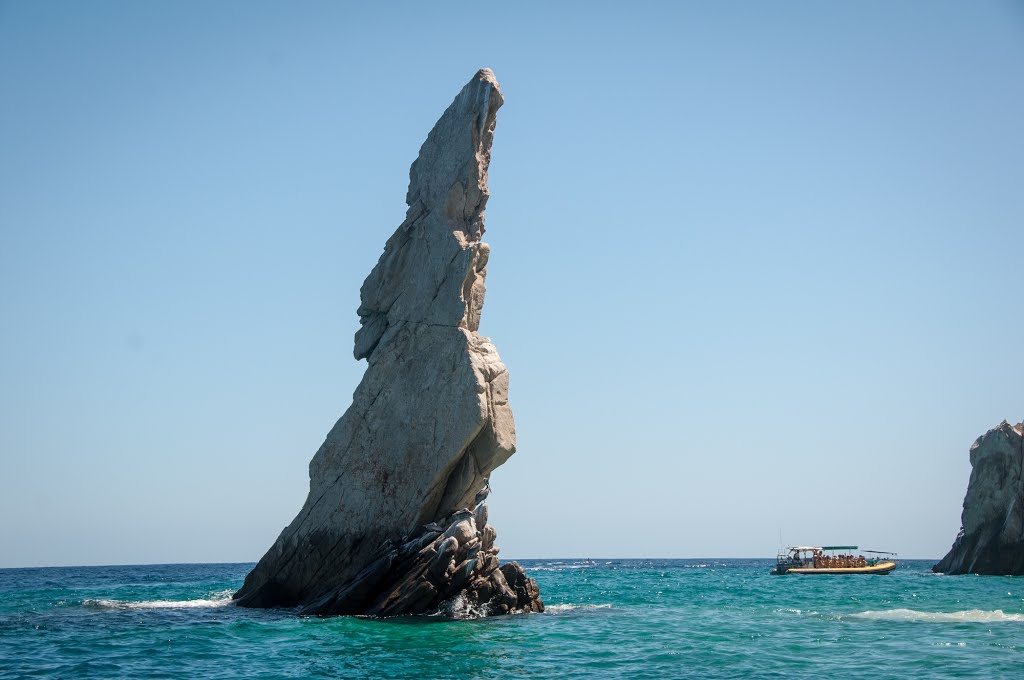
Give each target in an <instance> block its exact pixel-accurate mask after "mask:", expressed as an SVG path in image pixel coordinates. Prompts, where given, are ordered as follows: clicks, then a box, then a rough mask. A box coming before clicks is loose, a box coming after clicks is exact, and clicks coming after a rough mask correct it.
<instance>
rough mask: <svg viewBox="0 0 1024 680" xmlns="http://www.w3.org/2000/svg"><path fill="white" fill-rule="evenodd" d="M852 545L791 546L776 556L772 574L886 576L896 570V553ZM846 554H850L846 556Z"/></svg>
mask: <svg viewBox="0 0 1024 680" xmlns="http://www.w3.org/2000/svg"><path fill="white" fill-rule="evenodd" d="M855 550H858V548H857V546H855V545H823V546H793V547H791V548H786V549H785V551H784V552H781V553H779V556H778V558H777V560H776V564H775V568H774V569H772V573H773V574H775V575H777V576H782V575H784V574H888V573H889V572H890V571H892V570H893V569H895V568H896V553H893V552H885V551H881V550H863V551H861V552H863V553H866V554H867V555H870V557H865V556H864V555H860V554H857V555H855V554H854V553H853V552H852V551H855ZM846 551H850V552H846Z"/></svg>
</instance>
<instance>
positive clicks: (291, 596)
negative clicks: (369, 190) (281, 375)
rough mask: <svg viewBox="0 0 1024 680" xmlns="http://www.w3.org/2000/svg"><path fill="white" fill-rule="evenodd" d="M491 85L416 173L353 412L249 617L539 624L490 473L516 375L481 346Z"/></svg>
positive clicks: (259, 568)
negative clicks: (498, 512) (274, 613)
mask: <svg viewBox="0 0 1024 680" xmlns="http://www.w3.org/2000/svg"><path fill="white" fill-rule="evenodd" d="M501 103H502V97H501V92H500V91H499V89H498V84H497V82H496V81H495V80H494V75H493V74H492V73H491V72H490V71H488V70H483V71H480V72H479V73H477V74H476V76H474V78H473V80H472V81H470V83H469V84H468V85H466V86H465V87H464V88H463V89H462V91H461V92H460V93H459V95H458V96H457V97H456V98H455V101H454V102H452V104H451V106H449V107H448V109H447V110H446V111H445V112H444V114H443V115H442V116H441V119H440V120H439V121H438V122H437V124H436V125H435V126H434V128H433V130H431V132H430V134H429V135H428V136H427V141H426V142H425V143H424V144H423V147H422V148H421V149H420V154H419V157H418V158H417V159H416V162H415V163H413V166H412V170H411V171H410V182H409V192H408V199H407V201H408V204H409V211H408V214H407V216H406V219H405V221H404V222H403V223H402V225H401V226H400V227H399V228H398V230H397V231H396V232H395V233H394V234H393V235H392V236H391V238H390V239H388V242H387V244H386V245H385V248H384V253H383V255H381V257H380V260H379V261H378V262H377V264H376V266H375V267H374V268H373V271H372V272H371V273H370V275H369V276H368V277H367V278H366V281H365V282H364V283H363V286H362V289H361V291H360V298H361V304H360V306H359V310H358V311H359V316H360V322H361V324H362V327H361V328H360V330H359V332H358V333H357V334H356V338H355V355H356V358H357V359H358V358H360V357H366V358H367V366H366V372H365V373H364V374H363V378H362V380H361V381H360V382H359V386H358V387H356V390H355V393H354V394H353V395H352V405H351V406H350V407H349V408H348V410H347V411H345V413H344V415H342V416H341V418H340V419H339V420H338V422H337V423H335V425H334V427H333V428H332V429H331V431H330V432H329V433H328V434H327V438H326V439H325V440H324V443H323V445H321V447H320V449H319V450H318V451H317V452H316V454H315V455H314V456H313V460H312V461H311V462H310V464H309V495H308V496H307V497H306V502H305V504H304V505H303V506H302V509H301V510H300V511H299V513H298V514H297V515H296V516H295V519H293V520H292V522H291V524H289V525H288V526H287V527H285V528H284V530H283V531H282V532H281V534H280V536H278V538H277V540H276V541H275V542H274V545H273V546H271V548H270V549H269V550H268V551H267V552H266V554H265V555H264V556H263V558H262V559H260V561H259V562H258V563H257V565H256V567H255V568H254V569H253V570H252V571H251V572H250V573H249V575H248V576H246V578H245V583H244V584H243V585H242V588H241V589H240V590H239V591H238V592H237V593H235V596H234V597H235V600H236V601H237V603H238V604H239V605H240V606H243V607H297V608H300V611H302V612H305V613H307V614H317V615H330V614H367V615H375V616H394V615H400V614H422V613H430V612H433V613H442V614H445V613H447V614H448V615H450V616H453V617H465V616H486V615H491V614H505V613H516V612H534V611H542V610H543V604H542V603H541V600H540V596H539V592H538V590H537V584H536V582H534V580H533V579H531V578H528V577H527V576H526V574H525V572H524V571H523V569H522V568H521V567H520V566H519V565H518V564H516V563H514V562H513V563H511V564H504V565H500V564H499V563H498V558H497V554H498V548H497V546H496V545H495V544H494V543H495V538H496V535H497V533H496V531H495V529H494V527H492V526H490V525H489V524H487V505H486V502H485V501H486V498H487V495H488V493H489V491H490V485H489V479H490V476H491V473H492V472H493V471H494V470H495V468H497V467H498V466H499V465H501V464H502V463H504V462H505V461H506V460H507V459H508V458H509V456H511V455H512V454H513V453H515V450H516V446H515V444H516V432H515V422H514V420H513V418H512V410H511V407H510V406H509V402H508V371H507V370H506V369H505V365H504V364H503V363H502V361H501V358H500V357H499V356H498V351H497V349H496V348H495V347H494V345H493V344H492V343H491V341H490V340H489V339H488V338H485V337H483V336H481V335H480V334H479V333H477V328H478V325H479V322H480V312H481V309H482V308H483V300H484V276H485V274H486V269H485V267H486V264H487V256H488V248H487V245H486V244H484V243H483V242H482V241H481V240H480V237H481V235H482V234H483V223H484V206H485V204H486V202H487V166H488V163H489V162H490V149H491V140H492V137H493V132H494V121H495V112H496V111H497V110H498V107H500V106H501Z"/></svg>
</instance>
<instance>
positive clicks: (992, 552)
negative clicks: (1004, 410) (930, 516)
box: [932, 420, 1024, 576]
mask: <svg viewBox="0 0 1024 680" xmlns="http://www.w3.org/2000/svg"><path fill="white" fill-rule="evenodd" d="M971 468H972V469H971V481H970V483H968V485H967V495H966V496H964V512H963V515H961V523H962V527H961V529H960V534H959V535H958V536H957V537H956V541H954V543H953V547H952V548H951V549H950V551H949V553H948V554H947V555H946V556H945V557H943V558H942V560H941V561H940V562H939V563H938V564H936V565H935V566H934V567H932V571H937V572H942V573H946V574H1012V575H1018V576H1019V575H1024V422H1020V423H1017V424H1016V425H1010V424H1009V423H1008V422H1006V421H1005V420H1004V421H1003V422H1002V423H1000V424H999V427H997V428H995V429H993V430H989V431H988V432H986V433H985V434H984V435H982V436H981V437H978V439H977V440H976V441H975V442H974V445H973V446H971Z"/></svg>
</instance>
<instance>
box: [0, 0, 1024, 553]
mask: <svg viewBox="0 0 1024 680" xmlns="http://www.w3.org/2000/svg"><path fill="white" fill-rule="evenodd" d="M504 4H505V5H507V6H506V7H504V8H499V7H496V6H494V3H491V4H488V3H483V4H481V3H479V2H474V3H421V2H410V3H406V4H394V5H388V6H384V4H383V3H360V4H358V5H357V4H356V3H351V4H346V3H341V2H323V3H320V2H295V3H285V2H276V3H256V2H234V3H232V2H217V3H200V2H173V3H172V2H142V3H139V2H116V3H115V2H88V3H85V2H70V1H68V2H46V1H43V2H28V1H22V2H5V3H3V4H0V324H2V325H0V328H2V332H0V386H2V389H0V517H2V519H0V566H23V565H53V564H109V563H126V562H127V563H137V562H184V561H249V560H256V559H257V558H259V557H260V555H262V554H263V552H264V551H265V550H266V548H268V547H269V546H270V544H271V543H272V542H273V540H274V538H275V537H276V535H277V533H278V532H279V531H280V529H281V527H283V526H284V525H285V524H287V523H288V522H289V521H290V520H291V519H292V517H293V516H294V514H295V512H296V511H297V510H298V509H299V507H300V506H301V504H302V501H303V499H304V498H305V495H306V491H307V483H308V482H307V464H308V462H309V459H310V457H311V456H312V454H313V452H314V451H315V450H316V448H317V447H318V446H319V444H320V443H321V441H322V440H323V437H324V435H325V434H326V433H327V431H328V429H329V428H330V427H331V425H332V424H333V423H334V421H335V420H336V419H337V418H338V417H339V416H340V415H341V413H342V412H343V411H344V410H345V408H346V407H347V406H348V404H349V402H350V399H351V394H352V391H353V389H354V388H355V385H356V384H357V382H358V380H359V378H360V376H361V374H362V371H363V367H364V365H365V364H364V363H363V362H359V363H357V362H355V361H353V360H352V357H351V349H352V344H351V343H352V333H353V332H354V331H355V329H356V328H357V326H358V319H357V317H356V314H355V308H356V306H357V304H358V289H359V285H360V283H361V282H362V280H363V278H364V277H365V276H366V274H367V273H368V272H369V270H370V268H371V267H372V265H373V263H374V262H375V261H376V259H377V257H378V255H379V253H380V251H381V249H382V248H383V244H384V241H385V239H386V238H387V237H388V236H389V235H390V234H391V233H392V231H393V230H394V229H395V227H396V226H397V225H398V224H399V223H400V222H401V220H402V218H403V215H404V211H405V206H404V202H403V200H404V196H405V189H406V184H407V181H408V168H409V164H410V163H411V162H412V160H413V159H414V158H415V155H416V152H417V150H418V149H419V145H420V144H421V142H422V141H423V139H424V137H425V135H426V133H427V132H428V130H429V129H430V127H431V126H432V125H433V123H434V121H435V120H436V119H437V118H438V116H439V115H440V114H441V112H442V111H443V110H444V108H445V106H447V104H448V103H449V101H450V100H451V99H452V98H453V97H454V96H455V94H456V93H457V92H458V90H459V88H460V87H461V86H462V85H463V84H464V83H465V82H466V81H468V80H469V78H470V77H471V76H472V75H473V73H474V72H475V71H476V69H477V68H479V67H482V66H489V67H491V68H493V69H494V71H495V73H496V75H497V77H498V80H499V81H500V82H501V84H502V89H503V91H504V93H505V97H506V105H505V107H504V108H502V110H501V111H500V113H499V115H498V126H497V131H496V136H495V143H494V148H493V159H492V165H491V201H490V203H489V204H488V211H487V235H488V240H489V241H490V243H491V245H492V253H493V254H492V257H491V261H490V264H489V267H488V271H489V275H488V298H487V305H486V308H485V310H484V319H483V326H482V329H481V330H482V331H483V332H484V333H485V334H486V335H489V336H490V337H492V338H493V339H494V341H495V343H496V344H497V346H498V349H499V350H500V352H501V354H502V356H503V358H504V359H505V362H506V364H507V365H508V366H509V368H510V370H511V375H512V386H511V399H512V406H513V409H514V411H515V415H516V421H517V426H518V435H519V452H518V453H517V454H516V455H515V456H514V457H513V458H512V459H511V460H510V461H509V462H508V463H507V464H506V465H505V466H504V467H503V468H501V469H500V470H499V471H498V472H497V473H496V474H495V476H494V479H493V487H494V493H493V494H492V497H491V515H492V519H493V523H494V524H495V525H496V527H497V528H498V531H499V544H500V545H501V546H502V548H503V555H506V556H509V557H551V556H593V557H597V556H609V557H611V556H634V557H643V556H662V557H686V556H769V555H772V554H774V551H775V549H776V547H777V545H778V542H779V531H780V529H781V531H782V535H783V540H784V541H786V542H787V543H788V542H818V541H821V542H832V541H834V542H841V543H842V542H858V543H860V544H861V545H863V546H865V547H875V548H879V549H883V550H898V551H900V552H901V553H903V554H905V555H907V556H920V557H939V556H941V555H942V554H943V553H944V552H945V551H946V550H947V549H948V547H949V545H950V543H951V542H952V540H953V538H954V536H955V535H956V532H957V530H958V528H959V516H960V504H961V502H962V499H963V493H964V491H965V489H966V485H967V479H968V475H969V472H970V465H969V462H968V458H967V451H968V447H969V446H970V444H971V442H972V441H973V440H974V439H975V437H977V436H978V435H980V434H982V433H983V432H984V431H985V430H987V429H988V428H991V427H994V426H995V425H997V424H998V423H999V422H1000V421H1001V420H1002V419H1004V418H1006V419H1011V420H1014V421H1016V420H1020V419H1022V418H1024V392H1022V387H1021V386H1022V385H1024V361H1022V357H1024V353H1022V350H1021V348H1022V344H1021V339H1022V338H1024V310H1022V306H1021V304H1022V291H1024V259H1022V255H1021V253H1022V243H1024V238H1022V237H1024V190H1022V187H1024V126H1022V123H1021V122H1022V121H1024V86H1022V81H1021V74H1022V73H1024V7H1022V5H1021V3H1011V2H971V3H964V2H900V3H891V2H857V3H852V2H851V3H845V4H840V3H819V2H805V3H803V2H801V3H797V2H788V3H760V2H757V3H754V2H751V3H710V2H708V3H702V4H698V3H668V2H664V3H642V2H630V3H625V2H620V3H614V4H613V3H597V2H587V3H578V4H568V3H566V4H559V5H558V6H557V7H554V6H552V4H551V3H536V4H529V3H504Z"/></svg>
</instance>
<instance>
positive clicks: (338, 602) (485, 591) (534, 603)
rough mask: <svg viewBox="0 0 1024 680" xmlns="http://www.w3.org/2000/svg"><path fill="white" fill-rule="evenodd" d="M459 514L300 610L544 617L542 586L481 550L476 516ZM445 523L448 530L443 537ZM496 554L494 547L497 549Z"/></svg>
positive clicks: (385, 553) (388, 548)
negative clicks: (530, 615)
mask: <svg viewBox="0 0 1024 680" xmlns="http://www.w3.org/2000/svg"><path fill="white" fill-rule="evenodd" d="M468 516H469V519H468V520H467V519H466V517H467V513H466V511H465V510H460V511H459V512H456V513H453V514H452V515H450V516H449V517H448V518H446V519H445V521H443V522H439V523H436V524H432V525H429V526H424V527H423V529H422V531H421V532H420V533H419V534H418V535H415V536H411V537H408V538H407V540H405V541H402V542H401V544H400V545H397V546H391V545H387V546H384V548H383V550H382V554H381V555H380V556H379V557H377V559H375V560H374V561H373V562H372V563H371V564H370V565H369V566H368V567H366V568H365V569H364V570H363V571H362V572H361V573H360V574H359V575H358V576H357V577H356V578H355V579H354V580H353V581H352V582H351V583H350V584H348V585H346V586H345V587H343V588H338V589H336V590H334V591H332V592H330V593H327V594H326V595H324V596H322V597H321V598H319V599H318V600H317V601H315V602H313V603H310V604H308V605H306V606H304V607H302V608H301V609H300V610H299V613H300V614H303V615H307V616H331V615H338V614H362V615H367V616H400V615H416V614H420V615H422V614H433V615H438V616H444V617H448V618H455V619H466V618H477V617H482V616H493V615H498V614H523V613H528V612H543V611H544V603H543V602H542V601H541V599H540V590H539V589H538V588H537V582H536V581H535V580H533V579H532V578H530V577H528V576H527V575H526V572H524V571H523V568H522V567H521V566H519V564H518V563H517V562H509V563H506V564H503V565H501V566H500V567H499V566H498V558H497V557H496V556H495V554H494V552H483V551H481V547H482V545H483V540H482V539H483V531H484V530H486V529H490V532H489V533H490V534H493V533H494V529H493V527H490V526H487V527H484V529H483V530H481V529H478V528H477V526H476V521H475V519H474V518H473V514H472V513H469V515H468ZM467 523H468V526H467ZM438 525H440V526H441V527H442V528H443V529H444V531H438V530H437V527H438ZM492 550H493V549H492Z"/></svg>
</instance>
